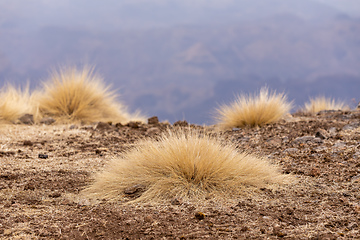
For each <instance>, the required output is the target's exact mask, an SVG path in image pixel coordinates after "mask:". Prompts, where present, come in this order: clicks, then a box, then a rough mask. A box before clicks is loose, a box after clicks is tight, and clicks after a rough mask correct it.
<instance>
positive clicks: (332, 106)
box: [302, 96, 350, 114]
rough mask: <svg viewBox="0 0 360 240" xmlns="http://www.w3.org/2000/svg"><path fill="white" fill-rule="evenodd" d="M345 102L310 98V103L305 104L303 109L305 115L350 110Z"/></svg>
mask: <svg viewBox="0 0 360 240" xmlns="http://www.w3.org/2000/svg"><path fill="white" fill-rule="evenodd" d="M349 109H350V108H349V106H347V105H346V104H345V103H344V102H340V101H335V99H331V98H326V97H324V96H321V97H316V98H310V100H309V102H307V103H305V106H304V108H303V109H302V111H303V112H305V113H310V114H315V113H317V112H320V111H322V110H349Z"/></svg>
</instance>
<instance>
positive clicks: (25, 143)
mask: <svg viewBox="0 0 360 240" xmlns="http://www.w3.org/2000/svg"><path fill="white" fill-rule="evenodd" d="M23 144H24V146H32V145H33V143H32V142H31V141H29V140H25V141H24V143H23Z"/></svg>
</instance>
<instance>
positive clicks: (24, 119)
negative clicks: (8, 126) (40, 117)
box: [19, 114, 34, 125]
mask: <svg viewBox="0 0 360 240" xmlns="http://www.w3.org/2000/svg"><path fill="white" fill-rule="evenodd" d="M19 121H20V122H21V123H23V124H27V125H32V124H34V116H33V115H32V114H24V115H23V116H21V117H20V118H19Z"/></svg>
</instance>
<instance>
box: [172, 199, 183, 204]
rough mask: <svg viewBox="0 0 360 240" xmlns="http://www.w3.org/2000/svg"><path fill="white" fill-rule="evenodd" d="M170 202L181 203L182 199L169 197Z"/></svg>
mask: <svg viewBox="0 0 360 240" xmlns="http://www.w3.org/2000/svg"><path fill="white" fill-rule="evenodd" d="M171 204H172V205H181V204H182V200H181V199H179V198H173V199H171Z"/></svg>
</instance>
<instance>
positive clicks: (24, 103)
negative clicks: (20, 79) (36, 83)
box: [0, 84, 34, 123]
mask: <svg viewBox="0 0 360 240" xmlns="http://www.w3.org/2000/svg"><path fill="white" fill-rule="evenodd" d="M31 102H32V98H31V95H30V92H29V87H28V86H27V87H25V88H24V89H21V88H18V89H17V88H15V87H14V86H12V85H11V84H7V85H5V86H4V87H2V88H1V90H0V122H3V123H13V122H16V120H17V119H18V118H19V117H21V116H22V115H24V114H26V113H29V114H30V113H32V112H33V110H34V108H33V106H32V104H31Z"/></svg>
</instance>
